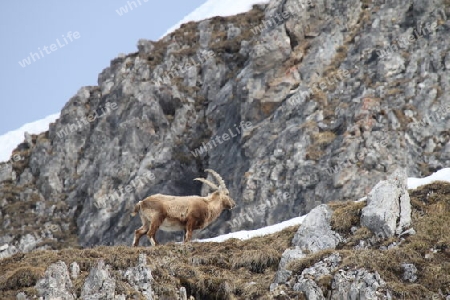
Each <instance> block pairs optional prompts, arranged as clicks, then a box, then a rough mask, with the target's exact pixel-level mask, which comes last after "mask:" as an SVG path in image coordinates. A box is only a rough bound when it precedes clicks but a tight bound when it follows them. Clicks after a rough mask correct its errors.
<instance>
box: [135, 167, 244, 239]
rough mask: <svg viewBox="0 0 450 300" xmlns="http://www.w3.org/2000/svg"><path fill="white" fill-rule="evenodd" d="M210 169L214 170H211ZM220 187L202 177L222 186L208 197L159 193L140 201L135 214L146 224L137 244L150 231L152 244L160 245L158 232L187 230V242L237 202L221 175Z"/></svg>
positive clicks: (142, 227) (203, 180)
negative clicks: (197, 231) (159, 230)
mask: <svg viewBox="0 0 450 300" xmlns="http://www.w3.org/2000/svg"><path fill="white" fill-rule="evenodd" d="M209 171H210V172H214V171H212V170H209ZM213 175H214V176H218V178H220V180H219V179H218V178H217V177H216V179H218V180H219V182H220V187H217V186H216V185H214V184H212V183H211V182H209V181H207V180H205V179H202V180H201V181H202V182H204V183H207V184H208V185H210V186H214V187H216V188H218V190H216V191H214V192H213V193H211V194H208V196H206V197H201V196H183V197H177V196H171V195H162V194H156V195H152V196H150V197H147V198H145V199H144V200H142V201H139V202H138V203H137V204H136V205H135V207H134V211H133V213H132V216H134V215H136V214H137V213H138V212H139V215H140V217H141V221H142V226H141V227H140V228H139V229H137V230H136V231H135V234H134V241H133V246H138V244H139V239H140V238H141V237H142V236H143V235H144V234H147V236H148V238H149V239H150V242H151V243H152V245H156V244H157V242H156V239H155V235H156V231H157V230H158V229H161V230H163V231H182V230H183V231H185V238H184V242H188V241H190V240H191V238H192V232H193V231H194V230H198V229H203V228H205V227H206V226H208V225H209V224H211V223H212V222H213V221H215V220H216V219H217V218H218V217H219V216H220V214H221V213H222V211H223V210H224V209H232V208H233V207H235V206H236V203H235V202H234V201H233V199H231V197H229V192H228V190H227V189H226V187H225V184H224V182H223V180H222V179H221V177H220V175H218V174H217V173H215V172H214V173H213Z"/></svg>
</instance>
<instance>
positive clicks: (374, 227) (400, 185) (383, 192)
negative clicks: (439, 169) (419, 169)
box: [361, 169, 411, 238]
mask: <svg viewBox="0 0 450 300" xmlns="http://www.w3.org/2000/svg"><path fill="white" fill-rule="evenodd" d="M361 225H362V226H366V227H368V228H369V229H370V230H371V231H372V232H374V233H375V234H377V235H381V237H383V238H388V237H391V236H393V235H394V234H400V233H402V232H403V231H404V230H405V229H407V228H408V227H410V226H411V203H410V199H409V194H408V190H407V177H406V171H405V170H400V169H398V170H396V171H395V172H394V173H393V174H392V175H391V176H389V178H388V179H387V180H384V181H381V182H379V183H378V184H377V185H375V187H374V188H373V189H372V191H370V193H369V195H368V196H367V206H366V207H365V208H364V209H363V210H362V215H361Z"/></svg>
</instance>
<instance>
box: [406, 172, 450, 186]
mask: <svg viewBox="0 0 450 300" xmlns="http://www.w3.org/2000/svg"><path fill="white" fill-rule="evenodd" d="M437 180H440V181H447V182H450V168H444V169H441V170H439V171H437V172H435V173H433V174H431V175H430V176H427V177H424V178H408V189H416V188H418V187H419V186H421V185H425V184H429V183H432V182H433V181H437Z"/></svg>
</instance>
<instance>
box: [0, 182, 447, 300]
mask: <svg viewBox="0 0 450 300" xmlns="http://www.w3.org/2000/svg"><path fill="white" fill-rule="evenodd" d="M410 195H411V201H412V205H413V222H414V228H415V229H416V231H417V234H416V235H413V236H409V237H407V238H406V239H405V241H403V242H402V243H401V244H400V246H398V247H395V248H393V249H390V250H385V251H382V250H378V247H379V246H381V245H388V244H391V243H392V242H394V241H397V242H398V240H397V239H390V240H387V241H386V240H385V241H379V242H378V243H377V244H376V245H375V246H374V247H373V249H369V250H359V251H356V250H353V249H352V247H353V246H354V245H355V244H358V242H359V240H361V239H367V238H370V237H371V236H372V234H371V233H370V231H368V230H367V229H365V228H360V229H359V230H358V231H357V232H356V233H355V234H354V235H349V232H350V228H351V227H352V226H354V225H358V224H359V215H360V211H361V209H362V207H364V205H365V203H364V202H361V203H354V202H346V203H334V204H331V206H332V208H333V210H334V214H333V220H332V226H333V228H334V229H335V230H337V231H339V232H340V233H341V234H344V235H346V236H347V237H348V239H347V242H346V243H345V244H342V245H340V246H339V247H338V249H337V252H339V253H340V254H341V256H342V257H343V258H344V259H343V262H342V265H341V266H340V267H342V268H344V267H350V268H354V267H365V268H367V269H369V270H376V271H378V272H379V273H380V275H381V277H382V278H383V279H384V280H386V281H387V283H388V286H389V288H390V289H391V290H392V291H394V297H395V298H401V297H405V299H425V298H426V297H427V296H428V297H429V296H430V294H431V292H434V293H438V292H439V289H441V291H442V292H443V293H444V294H445V293H450V236H449V234H448V232H449V231H448V224H450V184H448V183H434V184H430V185H427V186H425V187H422V188H419V189H417V190H414V191H410ZM295 231H296V227H290V228H288V229H286V230H284V231H282V232H279V233H276V234H273V235H269V236H266V237H258V238H254V239H251V240H247V241H239V240H236V239H232V240H228V241H226V242H224V243H189V244H187V245H182V244H173V243H170V244H166V245H162V246H159V247H155V248H152V247H148V248H146V247H139V248H131V247H127V246H117V247H105V246H102V247H96V248H93V249H84V250H83V249H62V250H58V251H49V250H45V251H35V252H32V253H27V254H16V255H14V256H13V257H11V258H7V259H3V260H1V261H0V270H1V275H2V276H1V277H0V299H15V295H16V294H17V293H18V292H20V291H25V292H26V293H27V294H28V295H30V294H35V293H36V291H35V290H34V288H33V286H34V285H35V283H36V281H37V280H38V278H39V277H40V276H42V274H43V273H44V271H45V269H46V268H47V267H48V266H49V265H50V264H51V263H54V262H56V261H58V260H63V261H64V262H66V264H67V265H69V264H70V263H72V262H74V261H76V262H77V263H78V264H79V265H80V267H81V276H80V277H79V278H78V279H77V280H76V281H75V282H74V285H75V290H74V292H75V293H77V295H80V292H81V287H82V284H83V282H84V279H85V278H86V276H87V274H88V272H89V270H90V269H91V268H92V266H94V265H95V264H96V263H97V261H98V260H99V259H104V260H105V261H106V263H107V264H109V265H110V266H111V269H112V273H113V276H114V277H115V278H116V279H117V284H116V291H117V293H121V294H125V295H127V298H128V297H130V298H132V297H133V295H137V293H136V292H135V291H134V290H133V288H132V287H131V286H130V285H129V284H128V283H127V282H126V281H123V280H122V278H121V276H120V273H119V270H125V269H126V268H128V267H129V266H135V265H136V263H137V261H138V255H139V253H146V254H147V262H148V265H149V267H150V268H151V270H152V275H153V277H154V280H155V283H154V284H153V288H154V289H155V290H156V292H157V294H159V295H165V297H161V298H160V299H174V297H175V295H176V291H177V290H178V289H179V288H180V287H181V286H185V287H186V288H187V290H188V294H193V295H196V294H197V295H198V296H200V297H199V298H203V297H207V296H208V297H209V299H211V298H215V299H273V298H272V296H270V295H269V292H268V287H269V285H270V283H271V282H272V280H273V277H274V274H275V272H276V270H277V267H278V263H279V260H280V258H281V254H282V253H283V251H284V250H285V249H286V248H287V247H289V246H290V241H291V240H292V238H293V236H294V233H295ZM430 249H436V250H437V253H433V254H432V255H431V257H430V258H427V259H425V254H430ZM331 252H332V251H323V252H320V253H316V254H314V255H310V256H309V257H308V258H306V259H303V260H299V261H296V262H293V263H291V265H290V268H291V270H293V271H294V274H300V273H301V271H302V270H303V269H304V268H305V267H308V266H311V265H312V264H314V263H315V262H317V261H318V260H320V259H321V258H322V257H324V256H325V255H327V254H329V253H331ZM405 262H406V263H414V264H415V265H416V267H417V269H418V277H419V278H418V281H417V282H415V283H407V282H404V281H403V280H402V274H403V271H402V268H401V264H402V263H405ZM321 285H322V286H323V287H329V286H331V277H329V278H324V279H323V280H322V281H321ZM288 294H289V295H290V297H294V296H295V294H293V293H292V292H288ZM199 298H198V297H197V299H199ZM301 298H302V297H300V298H299V299H301ZM204 299H206V298H204ZM277 299H282V298H279V297H277Z"/></svg>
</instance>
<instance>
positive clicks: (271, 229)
mask: <svg viewBox="0 0 450 300" xmlns="http://www.w3.org/2000/svg"><path fill="white" fill-rule="evenodd" d="M305 216H306V215H304V216H301V217H296V218H293V219H290V220H287V221H284V222H281V223H278V224H275V225H271V226H267V227H263V228H260V229H256V230H241V231H236V232H231V233H227V234H223V235H219V236H218V237H214V238H210V239H203V240H194V242H217V243H220V242H223V241H226V240H228V239H240V240H248V239H251V238H254V237H258V236H264V235H268V234H272V233H275V232H279V231H282V230H283V229H285V228H288V227H290V226H294V225H300V224H301V223H302V222H303V219H304V218H305Z"/></svg>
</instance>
